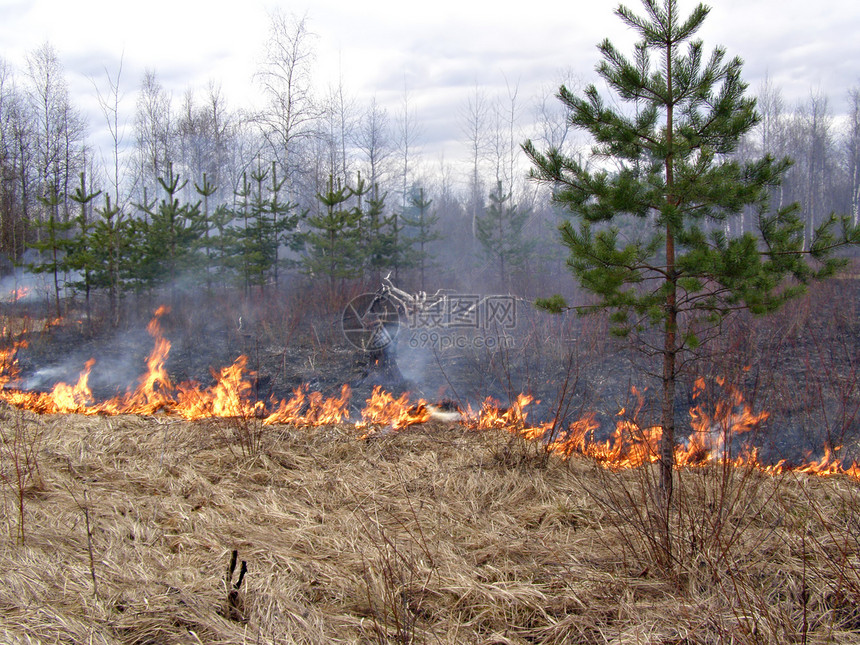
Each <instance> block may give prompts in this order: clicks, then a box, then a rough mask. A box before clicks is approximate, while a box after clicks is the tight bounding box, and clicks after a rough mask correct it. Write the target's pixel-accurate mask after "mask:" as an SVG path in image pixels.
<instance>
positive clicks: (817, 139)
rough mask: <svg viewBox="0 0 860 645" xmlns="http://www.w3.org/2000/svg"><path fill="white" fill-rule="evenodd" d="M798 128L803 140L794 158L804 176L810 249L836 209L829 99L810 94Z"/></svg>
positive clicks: (806, 234) (798, 117)
mask: <svg viewBox="0 0 860 645" xmlns="http://www.w3.org/2000/svg"><path fill="white" fill-rule="evenodd" d="M796 124H797V125H796V127H797V129H798V132H799V133H800V135H801V136H802V149H801V150H799V151H796V152H795V154H794V157H795V159H796V162H797V168H798V170H799V171H800V172H802V176H801V182H802V186H803V194H802V199H801V204H802V206H803V211H804V214H805V226H804V248H809V243H810V241H811V239H812V235H813V232H814V230H815V227H816V225H817V224H818V223H819V222H821V221H823V219H824V218H825V217H826V216H827V215H828V214H829V213H830V212H831V210H832V206H833V203H832V199H831V196H832V194H833V190H832V188H833V186H832V182H833V179H834V177H833V155H832V151H833V132H832V128H833V117H832V116H831V114H830V109H829V104H828V100H827V96H825V95H823V94H820V93H814V94H811V95H810V97H809V101H808V102H807V103H805V104H803V105H800V106H798V109H797V115H796Z"/></svg>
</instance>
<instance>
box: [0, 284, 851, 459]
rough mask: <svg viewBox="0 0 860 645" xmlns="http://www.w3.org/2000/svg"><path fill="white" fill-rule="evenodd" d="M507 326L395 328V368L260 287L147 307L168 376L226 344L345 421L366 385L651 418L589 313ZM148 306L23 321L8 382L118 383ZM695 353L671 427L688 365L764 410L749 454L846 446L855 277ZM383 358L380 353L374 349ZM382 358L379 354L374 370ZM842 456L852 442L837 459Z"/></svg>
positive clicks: (645, 382) (143, 349)
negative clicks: (340, 407)
mask: <svg viewBox="0 0 860 645" xmlns="http://www.w3.org/2000/svg"><path fill="white" fill-rule="evenodd" d="M517 304H518V306H517V318H516V321H515V323H516V324H515V325H513V326H512V327H511V328H503V329H499V328H492V327H486V328H478V329H474V328H466V329H464V328H456V329H451V328H444V329H443V328H438V327H436V328H428V327H415V326H411V327H410V325H408V324H404V325H402V326H401V327H400V329H399V333H398V335H397V338H396V340H395V342H394V343H392V344H391V345H390V346H389V348H388V350H389V352H388V356H389V357H391V358H392V359H393V360H394V361H395V362H396V369H393V370H392V369H378V368H374V365H373V363H374V360H375V358H379V355H375V356H374V355H370V354H368V353H366V352H362V351H360V350H359V349H357V348H356V347H355V346H354V345H352V344H351V343H350V342H349V340H348V339H347V337H346V336H345V335H344V333H343V331H342V325H341V319H342V316H341V311H342V309H340V310H338V309H337V308H334V311H335V313H331V312H328V313H326V312H321V311H319V310H316V309H314V308H311V307H307V306H304V305H303V303H302V301H301V299H300V298H297V297H296V296H294V295H290V294H268V296H267V297H266V298H265V299H257V301H252V302H248V301H247V300H245V299H240V298H238V297H236V298H234V299H232V300H231V299H229V298H223V299H221V300H220V301H218V302H213V301H210V302H205V303H201V302H199V301H197V302H193V303H192V302H182V301H181V299H180V300H179V301H177V302H176V303H175V304H174V306H173V308H172V310H171V312H170V313H168V314H166V315H165V316H163V317H162V319H161V327H162V329H163V334H164V337H165V338H167V339H168V340H169V341H170V342H171V350H170V354H169V358H168V360H167V363H166V367H167V370H168V372H169V374H170V377H171V378H172V379H173V381H174V383H179V382H182V381H185V380H196V381H198V382H200V383H201V384H203V385H208V384H211V383H213V382H214V378H213V373H212V370H213V369H214V370H217V369H220V368H222V367H226V366H229V365H230V364H232V363H233V361H234V360H235V359H236V358H237V357H238V356H240V355H245V356H247V357H248V369H249V370H251V371H252V372H253V373H254V377H253V379H254V380H253V382H254V386H255V392H256V395H257V396H258V398H260V399H262V400H269V399H270V398H274V399H282V398H288V397H289V396H290V394H291V392H292V390H293V389H294V388H297V387H299V386H302V385H307V387H308V388H309V389H310V390H311V391H320V392H322V393H323V394H325V395H333V394H336V393H337V392H338V391H339V389H340V386H341V385H342V384H343V383H349V384H350V385H351V386H352V388H353V395H352V399H351V400H352V403H351V406H352V408H353V412H354V415H353V416H354V417H358V411H359V410H360V409H361V408H362V407H363V406H364V401H365V399H366V398H368V397H369V395H370V393H371V391H372V389H373V387H374V386H375V385H381V386H383V387H384V388H385V389H387V390H389V391H391V392H392V393H394V394H398V395H399V394H400V393H402V392H405V391H409V392H410V393H411V394H412V396H413V398H418V397H423V398H425V399H427V400H430V401H436V400H451V401H453V402H455V403H457V404H458V405H460V406H461V407H464V408H465V407H466V406H467V405H470V406H472V408H473V409H474V408H476V407H479V406H480V403H481V402H482V401H483V400H484V399H485V398H486V397H488V396H490V397H493V398H495V399H497V400H498V401H500V402H501V403H502V404H503V405H504V404H507V403H508V402H510V401H511V400H513V398H514V397H515V396H516V395H517V394H518V393H520V392H529V393H532V394H534V396H535V397H536V398H537V399H538V400H539V401H540V403H536V404H535V405H533V406H532V407H531V408H530V409H531V412H530V416H529V419H530V420H534V421H545V420H548V419H552V418H555V417H558V418H562V419H564V420H566V421H570V420H572V419H575V418H578V417H579V416H580V415H582V414H583V413H585V412H589V411H595V412H596V413H597V420H598V421H599V422H600V424H601V431H600V433H598V434H602V435H606V434H608V433H609V432H610V431H611V430H612V429H613V428H614V425H615V418H616V414H617V412H618V411H619V410H620V409H621V408H625V409H626V410H627V411H628V412H629V411H631V410H633V409H635V408H636V407H637V399H636V397H635V396H633V395H632V394H631V388H632V387H637V388H638V389H639V390H640V391H641V392H644V394H643V407H642V409H641V410H640V412H639V413H638V416H637V419H638V421H639V422H640V424H643V425H645V424H651V423H655V422H656V420H657V418H658V417H657V415H658V414H659V404H658V401H657V396H656V393H657V392H658V391H659V382H658V381H657V380H656V379H655V378H654V377H653V376H650V375H649V371H654V370H655V365H656V362H655V360H654V359H653V357H652V358H649V357H647V356H645V355H643V354H642V353H641V352H637V351H632V350H631V349H630V344H629V343H628V342H627V341H625V340H622V339H616V338H614V337H613V336H612V335H611V334H610V333H609V327H608V324H607V321H606V320H605V319H604V318H600V317H589V318H579V317H576V316H574V315H569V316H550V315H548V314H544V313H541V312H537V311H535V310H534V309H533V307H531V306H530V305H529V304H528V303H527V302H525V301H519V302H518V303H517ZM14 307H15V306H11V305H7V306H5V307H4V314H5V316H6V317H7V318H11V317H15V316H19V317H20V316H23V315H27V316H29V317H30V318H31V319H32V323H31V327H33V328H38V327H39V324H38V322H37V321H38V320H40V314H39V312H38V308H37V307H36V306H34V305H32V304H30V305H21V306H20V307H19V308H18V310H17V311H16V310H15V309H14ZM154 309H155V306H154V305H150V306H146V305H145V304H141V303H138V311H139V313H138V314H137V315H128V316H126V320H127V322H125V323H124V324H123V325H122V326H121V327H120V328H119V329H112V328H110V326H109V325H107V324H105V323H104V321H103V320H102V321H101V322H99V321H98V320H96V321H95V323H94V324H93V325H92V326H91V327H90V328H89V331H88V328H87V325H86V324H85V323H84V322H83V319H84V316H83V313H82V312H81V311H79V310H78V309H76V308H75V307H74V306H73V305H72V306H70V307H69V312H68V314H67V316H66V318H65V321H64V322H63V323H62V324H60V325H56V326H53V327H50V328H49V329H48V330H46V331H41V332H38V333H31V334H30V337H29V341H30V345H29V347H27V348H26V349H22V350H20V352H19V354H18V357H19V366H20V368H21V382H22V384H23V386H24V387H25V388H27V389H34V390H50V389H51V387H52V386H53V385H54V384H55V383H56V382H59V381H65V382H75V381H76V380H77V377H78V374H79V373H80V371H81V369H82V368H83V365H84V363H85V362H86V361H87V360H88V359H90V358H95V359H96V364H95V366H94V368H93V370H92V374H91V376H90V386H91V388H92V389H93V392H94V394H95V396H96V397H97V398H100V399H101V398H109V397H110V396H113V395H115V394H117V393H118V392H123V391H125V390H126V389H128V388H130V387H131V388H133V387H134V386H135V384H136V382H137V379H138V377H139V376H140V375H141V374H142V373H144V371H145V360H146V357H147V355H148V354H149V353H150V351H151V350H152V347H153V339H152V337H151V336H150V335H149V334H148V333H147V331H146V324H147V322H148V321H149V319H150V318H151V316H152V311H154ZM720 331H721V334H720V337H719V338H718V339H716V341H714V342H713V343H712V344H710V345H709V346H708V347H709V352H708V353H704V352H701V356H700V357H699V358H698V359H697V360H696V361H693V362H692V363H690V364H687V365H685V368H684V371H683V373H682V376H681V378H680V379H679V382H678V391H677V397H676V411H677V414H676V417H677V418H678V419H679V420H680V428H679V429H678V435H679V436H686V434H687V433H688V432H689V415H688V412H687V411H688V410H689V408H690V407H691V405H692V404H693V398H692V397H693V381H694V380H695V378H696V377H698V376H703V377H705V379H706V382H707V383H708V385H709V388H708V390H707V392H708V395H709V396H714V397H716V396H725V390H724V388H722V387H720V386H719V385H718V384H717V379H718V377H725V378H726V379H727V380H728V382H730V383H733V384H735V385H737V386H738V387H739V388H740V390H741V391H742V392H743V394H744V397H745V399H746V400H747V401H748V402H749V403H750V404H751V406H752V407H753V409H755V410H762V409H764V410H768V411H769V412H770V417H769V418H768V420H767V421H766V422H765V423H764V424H762V425H761V426H760V427H759V428H758V429H757V430H756V431H755V433H754V434H755V436H752V437H750V440H751V441H754V442H755V443H756V445H758V446H759V448H760V450H761V455H762V457H763V458H765V459H767V460H771V461H775V460H777V459H781V458H788V459H789V460H791V461H802V460H808V459H810V458H817V457H818V456H820V454H821V453H822V450H823V446H824V445H826V444H827V445H830V446H833V447H835V446H838V445H844V446H845V448H844V449H843V450H844V454H846V456H847V457H851V456H852V455H851V454H849V453H851V452H852V451H856V449H857V447H858V446H860V441H858V437H860V280H857V279H851V278H847V279H841V280H834V281H831V282H830V283H828V284H827V285H823V286H821V287H818V288H815V289H812V290H811V292H810V295H808V296H806V297H805V298H804V299H802V300H798V301H796V302H794V303H792V304H791V305H789V307H787V308H786V309H784V310H783V311H781V312H780V313H778V314H774V315H771V316H768V317H765V318H752V317H749V316H739V317H738V318H737V319H736V320H735V321H734V322H732V323H731V324H728V325H726V326H725V327H724V328H723V329H722V330H720ZM383 362H384V361H383ZM388 367H389V368H390V367H391V365H389V366H388ZM857 456H858V455H857V453H856V452H854V453H853V457H854V458H856V457H857Z"/></svg>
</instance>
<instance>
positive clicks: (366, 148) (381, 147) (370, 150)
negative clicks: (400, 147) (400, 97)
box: [355, 96, 394, 186]
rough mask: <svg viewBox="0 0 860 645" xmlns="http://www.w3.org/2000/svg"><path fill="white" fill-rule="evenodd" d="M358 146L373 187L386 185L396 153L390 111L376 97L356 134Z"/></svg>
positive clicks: (365, 113) (371, 101)
mask: <svg viewBox="0 0 860 645" xmlns="http://www.w3.org/2000/svg"><path fill="white" fill-rule="evenodd" d="M355 140H356V145H357V146H358V148H359V150H361V151H362V152H363V153H364V156H365V158H366V160H367V171H368V172H367V179H368V180H369V181H370V185H371V186H378V185H381V184H383V183H384V181H385V177H386V175H387V172H388V163H387V162H388V161H389V160H390V159H391V155H392V154H393V152H394V149H393V147H392V141H391V127H390V125H389V122H388V110H386V109H385V108H384V107H382V106H380V105H379V103H378V102H377V101H376V97H375V96H374V97H373V98H372V99H371V100H370V105H368V106H367V109H366V110H365V111H364V114H363V115H362V117H361V121H360V124H359V128H358V132H357V133H356V137H355Z"/></svg>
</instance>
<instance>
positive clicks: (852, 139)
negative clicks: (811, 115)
mask: <svg viewBox="0 0 860 645" xmlns="http://www.w3.org/2000/svg"><path fill="white" fill-rule="evenodd" d="M844 141H845V143H844V148H845V161H846V164H845V166H846V174H847V180H848V191H849V200H850V209H851V221H852V223H853V224H854V225H855V226H856V225H857V224H858V223H860V87H852V88H851V89H850V90H848V123H847V126H846V132H845V140H844Z"/></svg>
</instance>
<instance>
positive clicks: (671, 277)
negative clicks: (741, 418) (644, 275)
mask: <svg viewBox="0 0 860 645" xmlns="http://www.w3.org/2000/svg"><path fill="white" fill-rule="evenodd" d="M667 4H668V7H669V22H670V24H671V23H672V5H671V3H667ZM666 79H667V89H668V97H667V105H666V148H667V152H666V201H667V203H668V204H669V205H670V206H671V207H674V206H677V205H678V199H677V197H676V196H675V195H674V183H675V181H674V154H673V149H672V139H673V137H672V135H673V127H674V124H673V108H674V100H675V99H674V94H673V88H672V43H671V42H669V43H667V47H666ZM667 216H669V217H674V216H675V214H674V213H671V212H667ZM665 279H666V283H667V286H668V291H667V293H666V304H665V308H666V311H665V316H666V318H665V326H664V328H663V341H664V344H663V376H662V385H663V401H662V410H661V426H662V429H663V432H662V435H661V438H660V495H659V496H658V505H659V508H658V513H659V516H658V521H659V522H660V526H659V532H660V539H661V543H662V549H663V553H662V556H663V566H666V567H668V566H669V564H670V563H671V560H672V536H671V532H670V525H669V515H670V514H669V510H670V508H671V507H672V493H673V475H674V469H675V364H676V361H675V358H676V355H677V353H678V349H677V342H676V335H677V322H678V312H677V302H676V298H677V276H676V272H675V236H674V232H673V223H672V221H670V219H669V218H667V221H666V278H665Z"/></svg>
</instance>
